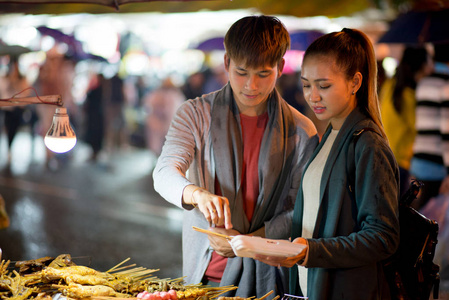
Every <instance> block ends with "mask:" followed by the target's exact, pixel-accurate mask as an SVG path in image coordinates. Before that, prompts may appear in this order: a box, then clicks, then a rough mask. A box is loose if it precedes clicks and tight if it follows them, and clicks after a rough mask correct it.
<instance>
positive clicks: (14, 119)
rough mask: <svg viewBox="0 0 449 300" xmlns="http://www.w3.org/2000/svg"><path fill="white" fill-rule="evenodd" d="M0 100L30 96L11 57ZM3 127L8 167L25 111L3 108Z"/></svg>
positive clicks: (25, 83)
mask: <svg viewBox="0 0 449 300" xmlns="http://www.w3.org/2000/svg"><path fill="white" fill-rule="evenodd" d="M2 85H3V86H2V87H1V91H0V92H1V98H2V99H9V98H11V97H13V96H16V97H18V98H22V97H29V96H31V93H32V92H33V91H32V90H27V88H29V87H30V85H29V82H28V80H27V79H26V77H25V76H23V74H22V73H21V72H20V69H19V58H18V57H16V56H11V57H10V61H9V64H8V73H7V75H6V76H5V77H4V78H3V80H2ZM3 110H4V127H5V129H6V134H7V140H8V158H7V159H8V161H7V163H8V165H9V164H10V163H11V155H12V153H11V148H12V143H13V142H14V138H15V136H16V134H17V132H18V131H19V128H20V127H21V126H22V125H23V123H24V122H23V115H24V112H25V109H24V108H23V107H4V108H3Z"/></svg>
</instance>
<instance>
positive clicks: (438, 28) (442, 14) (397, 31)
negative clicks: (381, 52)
mask: <svg viewBox="0 0 449 300" xmlns="http://www.w3.org/2000/svg"><path fill="white" fill-rule="evenodd" d="M446 42H449V9H444V10H434V11H428V10H426V11H418V10H412V11H409V12H407V13H405V14H402V15H399V16H398V18H397V19H396V20H394V21H393V22H392V24H391V26H390V29H389V30H388V31H387V32H386V33H385V34H384V35H383V36H382V37H381V38H380V39H379V41H378V43H401V44H410V45H419V44H423V43H446Z"/></svg>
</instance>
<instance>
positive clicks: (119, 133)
mask: <svg viewBox="0 0 449 300" xmlns="http://www.w3.org/2000/svg"><path fill="white" fill-rule="evenodd" d="M103 90H104V95H102V97H103V98H104V107H105V112H104V114H105V116H104V117H105V126H106V128H105V135H106V136H105V145H106V149H107V151H108V152H109V153H111V154H112V153H114V152H115V150H117V149H120V148H121V147H122V146H125V145H126V144H127V141H128V134H127V126H126V122H125V93H124V86H123V80H122V78H120V76H119V75H118V74H115V75H114V76H112V77H111V78H109V79H108V80H105V81H104V89H103Z"/></svg>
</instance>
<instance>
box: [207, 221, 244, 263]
mask: <svg viewBox="0 0 449 300" xmlns="http://www.w3.org/2000/svg"><path fill="white" fill-rule="evenodd" d="M209 230H210V231H214V232H217V233H220V234H224V235H227V236H234V235H239V234H240V232H238V231H237V230H234V229H225V228H217V227H214V228H213V227H211V228H209ZM208 238H209V243H210V246H211V247H212V249H214V251H215V252H217V254H219V255H221V256H224V257H235V253H234V251H233V250H232V247H231V244H230V243H229V241H228V240H227V239H225V238H223V237H219V236H215V235H211V234H208Z"/></svg>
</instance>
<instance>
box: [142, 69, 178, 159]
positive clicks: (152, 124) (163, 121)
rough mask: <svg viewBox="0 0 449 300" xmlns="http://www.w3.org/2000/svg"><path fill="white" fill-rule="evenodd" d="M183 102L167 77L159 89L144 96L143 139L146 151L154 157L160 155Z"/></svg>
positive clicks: (176, 88)
mask: <svg viewBox="0 0 449 300" xmlns="http://www.w3.org/2000/svg"><path fill="white" fill-rule="evenodd" d="M184 101H185V97H184V94H183V93H182V91H181V90H180V89H179V88H178V87H176V86H175V85H174V84H173V82H172V81H171V79H170V78H169V77H167V78H165V79H164V80H163V81H162V83H161V85H160V87H158V88H156V89H154V90H153V91H151V92H150V93H148V94H147V95H146V96H145V98H144V101H143V102H144V105H145V111H146V112H147V117H146V121H145V137H146V138H145V139H146V143H147V147H148V149H150V150H151V151H152V152H153V153H154V154H155V155H156V156H159V155H160V154H161V151H162V146H163V145H164V141H165V135H166V134H167V132H168V128H169V127H170V123H171V121H172V118H173V116H174V115H175V112H176V110H177V109H178V108H179V106H180V105H181V104H182V103H183V102H184Z"/></svg>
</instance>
